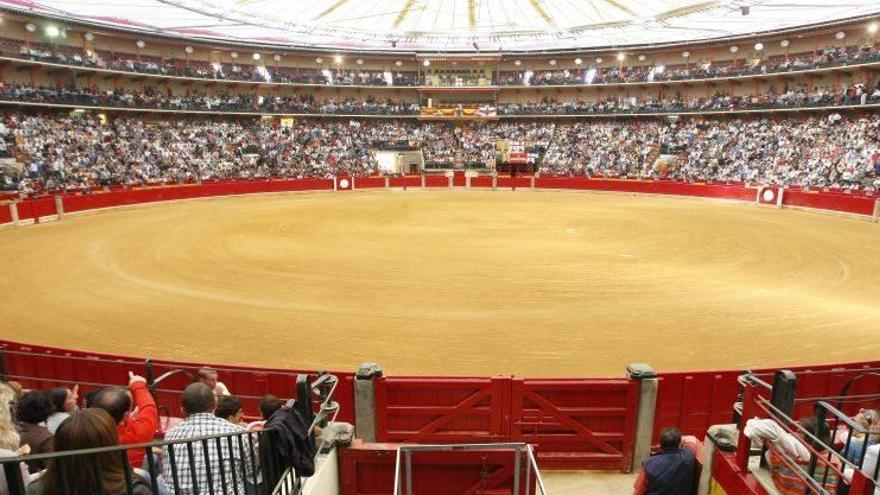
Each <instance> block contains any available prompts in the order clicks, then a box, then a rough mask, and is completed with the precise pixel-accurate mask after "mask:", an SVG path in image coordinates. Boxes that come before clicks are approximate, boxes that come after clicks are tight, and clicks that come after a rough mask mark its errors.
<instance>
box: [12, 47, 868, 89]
mask: <svg viewBox="0 0 880 495" xmlns="http://www.w3.org/2000/svg"><path fill="white" fill-rule="evenodd" d="M0 51H2V53H3V54H4V55H6V56H13V57H19V58H23V59H28V60H35V61H42V62H52V63H58V64H65V65H73V66H80V67H94V68H99V69H112V70H119V71H126V72H138V73H144V74H157V75H167V76H180V77H197V78H204V79H221V80H233V81H271V82H282V83H297V84H318V85H338V86H351V85H362V86H389V85H393V86H416V85H418V84H420V82H422V81H421V80H420V77H419V76H418V74H417V73H415V72H407V71H399V70H398V71H390V70H387V71H383V70H368V69H360V68H358V69H346V68H342V67H339V66H338V64H336V65H335V66H334V64H333V63H331V62H333V61H331V60H330V59H328V60H327V64H326V65H322V64H319V67H310V68H305V67H288V66H284V65H281V64H280V60H281V59H280V56H279V59H278V60H275V59H274V57H273V59H272V61H271V62H267V63H263V64H260V63H254V64H248V63H243V62H240V61H239V60H237V59H235V60H233V61H232V62H218V61H213V62H209V61H206V60H198V59H193V58H191V57H189V56H184V54H183V53H169V55H168V56H167V57H157V56H154V55H146V54H138V53H126V52H124V51H106V50H99V51H93V50H85V49H83V48H80V47H75V46H69V45H63V44H57V45H52V46H50V45H46V44H41V43H34V42H32V43H25V42H23V41H22V40H13V39H4V40H0ZM878 60H880V52H878V50H877V48H875V47H874V46H872V45H871V44H864V45H861V46H854V45H853V46H826V47H824V48H821V49H816V50H814V51H811V52H803V53H793V54H787V55H782V54H779V55H769V56H762V54H761V53H760V52H759V53H753V54H752V55H750V56H746V57H743V56H740V57H739V58H736V57H734V58H730V59H722V60H705V59H703V60H698V59H696V57H694V59H693V60H688V61H687V63H679V64H674V65H663V64H661V63H653V64H645V63H644V62H641V63H638V64H630V63H626V64H617V65H615V64H614V63H613V62H612V63H611V64H604V65H603V64H601V63H599V64H597V65H596V66H595V67H591V68H582V67H578V68H560V69H555V68H554V69H549V70H543V69H541V70H516V71H510V70H502V71H493V72H492V75H491V79H492V81H491V82H493V83H495V84H500V85H502V86H527V85H531V86H546V85H577V84H616V83H644V82H652V81H657V82H662V81H679V80H687V79H711V78H724V77H735V76H747V75H755V74H773V73H781V72H790V71H798V70H808V69H819V68H825V67H835V66H841V65H855V64H865V63H871V62H877V61H878ZM323 62H324V61H323V60H322V63H323ZM444 77H445V79H444V80H442V81H439V82H440V83H441V84H443V85H449V86H455V85H461V84H459V83H460V81H459V79H461V77H456V75H449V76H444ZM426 79H428V80H426V81H424V82H425V83H426V84H431V83H432V81H431V80H430V79H431V78H430V77H429V78H426ZM476 84H477V81H476V79H474V80H469V79H468V80H467V81H466V83H465V85H476Z"/></svg>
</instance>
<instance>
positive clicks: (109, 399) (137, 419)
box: [90, 372, 159, 468]
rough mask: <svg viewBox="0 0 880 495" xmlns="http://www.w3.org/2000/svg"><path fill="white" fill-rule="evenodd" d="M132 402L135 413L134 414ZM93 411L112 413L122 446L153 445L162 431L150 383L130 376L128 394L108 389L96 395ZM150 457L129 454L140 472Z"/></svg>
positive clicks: (134, 466) (134, 453) (121, 388)
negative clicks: (156, 436)
mask: <svg viewBox="0 0 880 495" xmlns="http://www.w3.org/2000/svg"><path fill="white" fill-rule="evenodd" d="M132 402H134V406H135V410H134V412H132ZM90 405H91V406H92V407H97V408H100V409H103V410H105V411H107V412H108V413H110V416H111V417H112V418H113V420H114V421H116V424H117V425H118V426H117V429H118V430H119V444H120V445H127V444H134V443H146V442H149V441H152V440H153V438H154V436H155V435H156V429H157V428H158V427H159V409H158V408H157V407H156V401H155V400H154V399H153V396H152V394H150V391H149V390H148V389H147V380H146V379H144V377H142V376H138V375H135V374H134V373H131V372H129V373H128V390H126V389H125V388H124V387H105V388H102V389H101V390H100V391H99V392H98V393H97V394H95V398H94V403H91V404H90ZM145 456H146V454H145V453H144V450H143V449H135V450H129V451H128V462H129V463H131V467H133V468H140V467H141V466H143V464H144V457H145Z"/></svg>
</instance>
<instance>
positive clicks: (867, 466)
mask: <svg viewBox="0 0 880 495" xmlns="http://www.w3.org/2000/svg"><path fill="white" fill-rule="evenodd" d="M878 457H880V444H874V445H872V446H870V447H868V450H867V451H866V452H865V458H864V460H862V468H861V471H862V474H864V475H865V477H866V478H868V479H869V480H874V479H877V478H878V477H880V471H878V469H877V458H878ZM853 474H854V473H853V469H852V468H851V467H849V466H847V467H846V469H845V470H844V472H843V476H844V478H845V479H846V480H847V481H848V482H849V481H852V478H853ZM874 495H880V484H876V485H875V486H874Z"/></svg>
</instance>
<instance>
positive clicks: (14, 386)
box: [0, 380, 24, 407]
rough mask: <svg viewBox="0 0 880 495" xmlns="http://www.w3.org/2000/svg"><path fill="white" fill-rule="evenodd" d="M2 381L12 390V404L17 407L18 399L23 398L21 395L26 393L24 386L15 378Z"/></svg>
mask: <svg viewBox="0 0 880 495" xmlns="http://www.w3.org/2000/svg"><path fill="white" fill-rule="evenodd" d="M0 383H3V384H5V385H6V386H7V387H9V388H10V389H11V390H12V405H13V407H15V406H16V405H17V404H18V401H19V400H21V396H22V395H24V388H23V387H22V386H21V383H19V382H17V381H15V380H9V381H8V382H0Z"/></svg>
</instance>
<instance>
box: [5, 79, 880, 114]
mask: <svg viewBox="0 0 880 495" xmlns="http://www.w3.org/2000/svg"><path fill="white" fill-rule="evenodd" d="M0 100H7V101H21V102H32V103H49V104H67V105H83V106H99V107H119V108H136V109H159V110H176V111H207V112H252V113H281V114H315V115H374V116H410V117H412V116H417V115H420V114H421V111H422V108H421V106H420V105H419V103H418V102H416V101H407V100H395V99H391V98H386V99H378V98H376V97H374V96H372V95H370V96H367V97H365V98H361V99H355V98H321V99H319V98H316V97H315V96H314V95H311V94H298V95H279V94H267V95H260V94H256V93H253V92H250V93H229V92H220V93H211V94H209V93H206V92H202V91H197V90H190V91H188V92H187V93H186V94H174V93H172V92H170V91H168V90H160V89H156V88H152V87H149V86H147V87H145V88H144V89H142V90H139V91H133V90H128V89H113V90H103V89H98V88H95V87H80V88H65V87H47V86H36V87H34V86H27V85H23V84H15V83H0ZM866 104H880V82H878V84H877V85H876V86H874V87H867V86H865V85H864V84H861V83H857V84H852V85H849V86H847V87H846V88H845V89H834V88H831V87H815V88H813V89H808V88H807V87H806V86H804V85H790V86H788V87H785V88H783V89H781V90H777V89H776V88H771V89H770V90H768V91H766V92H764V93H756V94H748V95H732V94H730V93H727V92H722V91H719V92H716V93H715V94H713V95H711V96H706V97H686V96H682V95H681V94H676V95H675V96H670V97H659V96H658V97H654V96H627V97H624V96H616V97H615V96H611V97H605V98H602V99H599V100H556V99H554V98H550V97H544V98H543V99H541V100H538V101H528V102H500V103H498V105H497V112H498V114H499V115H608V114H612V115H614V114H640V113H659V112H663V113H674V112H698V111H702V112H711V111H716V112H722V111H731V110H761V109H774V108H804V107H825V106H857V105H866Z"/></svg>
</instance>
